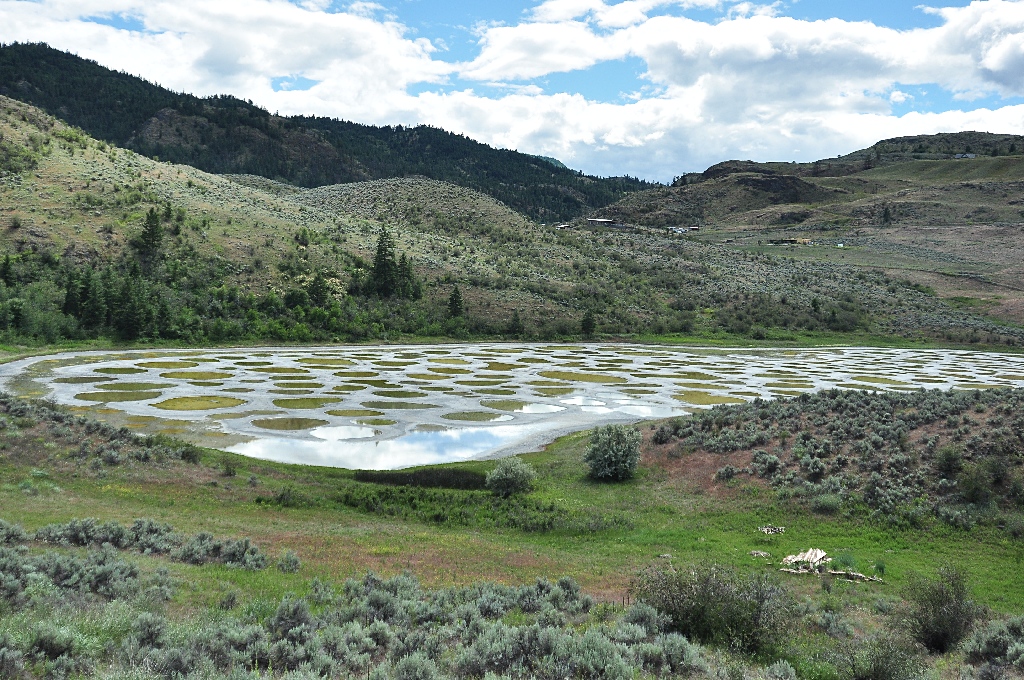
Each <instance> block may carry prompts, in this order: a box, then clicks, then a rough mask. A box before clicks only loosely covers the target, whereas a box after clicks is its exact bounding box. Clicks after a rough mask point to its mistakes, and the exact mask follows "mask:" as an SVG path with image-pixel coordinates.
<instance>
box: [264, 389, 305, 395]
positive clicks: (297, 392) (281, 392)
mask: <svg viewBox="0 0 1024 680" xmlns="http://www.w3.org/2000/svg"><path fill="white" fill-rule="evenodd" d="M267 392H269V393H270V394H290V395H292V396H297V395H300V394H313V390H267Z"/></svg>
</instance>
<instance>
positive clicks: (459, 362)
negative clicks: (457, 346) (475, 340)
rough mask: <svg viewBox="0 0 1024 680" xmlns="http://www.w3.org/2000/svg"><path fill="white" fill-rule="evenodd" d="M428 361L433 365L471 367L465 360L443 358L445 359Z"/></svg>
mask: <svg viewBox="0 0 1024 680" xmlns="http://www.w3.org/2000/svg"><path fill="white" fill-rule="evenodd" d="M428 361H429V362H430V363H432V364H448V365H449V366H469V362H468V361H466V360H465V359H451V358H443V359H428Z"/></svg>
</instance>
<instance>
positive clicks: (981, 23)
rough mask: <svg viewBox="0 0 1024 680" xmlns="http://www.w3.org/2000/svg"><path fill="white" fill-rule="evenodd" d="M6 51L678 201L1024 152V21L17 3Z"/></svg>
mask: <svg viewBox="0 0 1024 680" xmlns="http://www.w3.org/2000/svg"><path fill="white" fill-rule="evenodd" d="M0 40H2V41H8V42H9V41H14V40H20V41H43V42H48V43H50V44H51V45H53V46H54V47H58V48H61V49H67V50H71V51H74V52H76V53H78V54H81V55H82V56H86V57H89V58H92V59H95V60H97V61H98V62H100V63H101V64H104V65H107V66H110V67H113V68H116V69H121V70H125V71H128V72H130V73H135V74H138V75H141V76H143V77H145V78H147V79H150V80H152V81H155V82H159V83H161V84H162V85H165V86H167V87H171V88H173V89H175V90H183V91H189V92H194V93H196V94H200V95H209V94H216V93H230V94H234V95H237V96H240V97H243V98H247V99H252V100H253V101H254V102H256V103H258V104H260V105H262V106H265V107H266V108H268V109H270V110H271V111H280V112H281V113H287V114H298V113H302V114H317V115H328V116H336V117H339V118H345V119H348V120H356V121H359V122H365V123H372V124H408V125H412V124H418V123H426V124H431V125H436V126H440V127H443V128H446V129H449V130H452V131H455V132H459V133H464V134H467V135H469V136H471V137H473V138H476V139H479V140H480V141H483V142H486V143H489V144H493V145H495V146H500V147H505V148H515V149H519V150H521V151H525V152H528V153H536V154H542V155H547V156H554V157H557V158H559V159H561V160H562V161H563V162H565V163H566V164H568V165H570V166H571V167H575V168H579V169H582V170H584V171H586V172H589V173H594V174H599V175H619V174H630V175H634V176H641V177H645V178H648V179H653V180H660V181H667V180H670V179H671V178H672V177H673V176H675V175H678V174H682V173H683V172H688V171H693V170H701V169H703V168H704V167H707V166H708V165H710V164H712V163H715V162H719V161H721V160H725V159H729V158H751V159H754V160H801V161H805V160H814V159H817V158H824V157H829V156H835V155H839V154H843V153H848V152H849V151H852V150H854V149H857V148H862V147H864V146H867V145H870V144H872V143H874V142H875V141H877V140H878V139H882V138H887V137H894V136H900V135H909V134H928V133H935V132H942V131H955V130H963V129H978V130H990V131H993V132H994V131H1000V132H1016V133H1024V1H1022V0H974V1H973V2H967V1H964V0H957V1H954V2H935V3H932V4H931V5H930V6H929V7H925V6H922V5H920V4H918V3H915V2H900V1H898V0H893V1H888V2H883V1H881V0H861V1H860V2H826V1H824V0H780V1H778V2H766V1H764V0H762V1H761V2H752V1H746V2H741V1H739V0H510V1H505V2H478V1H477V2H469V1H467V0H448V1H442V0H376V1H375V2H374V1H367V0H357V1H353V0H344V1H341V2H338V1H332V0H218V1H217V2H216V3H211V2H208V1H207V0H74V1H72V0H0Z"/></svg>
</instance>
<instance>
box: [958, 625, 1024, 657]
mask: <svg viewBox="0 0 1024 680" xmlns="http://www.w3.org/2000/svg"><path fill="white" fill-rule="evenodd" d="M964 656H966V657H967V660H968V661H970V662H972V663H982V662H988V663H994V664H998V665H1009V664H1016V665H1018V666H1020V667H1022V668H1024V616H1015V617H1013V618H1010V619H1006V620H1004V621H990V622H989V623H988V625H987V626H985V627H983V628H981V627H979V628H978V629H977V630H975V631H974V634H973V635H972V636H971V638H970V639H969V640H968V641H967V643H966V645H965V649H964Z"/></svg>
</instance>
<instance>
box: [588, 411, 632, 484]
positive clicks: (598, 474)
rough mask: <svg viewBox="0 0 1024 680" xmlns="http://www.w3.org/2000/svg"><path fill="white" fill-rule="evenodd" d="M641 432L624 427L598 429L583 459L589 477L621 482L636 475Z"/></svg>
mask: <svg viewBox="0 0 1024 680" xmlns="http://www.w3.org/2000/svg"><path fill="white" fill-rule="evenodd" d="M640 441H641V435H640V430H638V429H636V428H635V427H627V426H625V425H605V426H604V427H596V428H594V430H593V432H591V434H590V446H589V448H588V449H587V452H586V454H585V455H584V456H583V460H584V462H586V463H587V465H589V466H590V476H591V477H592V478H593V479H597V480H600V481H613V482H620V481H623V480H626V479H629V478H631V477H632V476H633V475H634V474H636V468H637V466H638V465H639V464H640Z"/></svg>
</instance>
